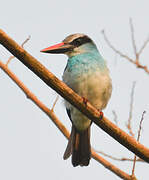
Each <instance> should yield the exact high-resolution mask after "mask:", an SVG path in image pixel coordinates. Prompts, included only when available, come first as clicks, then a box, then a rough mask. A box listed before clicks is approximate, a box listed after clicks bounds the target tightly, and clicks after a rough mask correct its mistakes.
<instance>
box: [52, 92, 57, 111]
mask: <svg viewBox="0 0 149 180" xmlns="http://www.w3.org/2000/svg"><path fill="white" fill-rule="evenodd" d="M58 99H59V95H57V96H56V99H55V101H54V103H53V106H52V109H51V111H54V108H55V105H56V103H57V101H58Z"/></svg>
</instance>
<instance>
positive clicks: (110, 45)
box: [101, 30, 135, 64]
mask: <svg viewBox="0 0 149 180" xmlns="http://www.w3.org/2000/svg"><path fill="white" fill-rule="evenodd" d="M101 32H102V34H103V37H104V39H105V41H106V43H107V44H108V46H109V47H110V48H111V49H112V50H113V51H114V52H116V53H117V54H119V55H120V56H121V57H123V58H125V59H127V60H129V61H130V62H131V63H133V64H134V63H135V62H134V61H133V59H131V58H130V57H128V56H127V55H126V54H123V53H122V52H121V51H119V50H117V49H116V48H115V47H114V46H113V45H112V44H111V42H110V41H109V40H108V38H107V36H106V33H105V31H104V30H102V31H101Z"/></svg>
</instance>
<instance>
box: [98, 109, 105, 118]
mask: <svg viewBox="0 0 149 180" xmlns="http://www.w3.org/2000/svg"><path fill="white" fill-rule="evenodd" d="M98 111H99V113H100V116H99V120H102V118H103V116H104V114H103V112H102V111H100V110H99V109H98Z"/></svg>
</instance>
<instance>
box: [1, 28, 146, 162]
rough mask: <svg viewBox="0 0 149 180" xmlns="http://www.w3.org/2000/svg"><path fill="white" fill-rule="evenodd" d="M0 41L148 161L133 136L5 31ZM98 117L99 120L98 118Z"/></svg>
mask: <svg viewBox="0 0 149 180" xmlns="http://www.w3.org/2000/svg"><path fill="white" fill-rule="evenodd" d="M0 43H1V44H2V45H3V46H4V47H6V48H7V49H8V50H9V51H10V52H11V53H12V54H13V55H14V56H15V57H17V58H18V59H19V60H20V61H21V62H22V63H23V64H24V65H26V66H27V67H28V68H29V69H30V70H31V71H32V72H34V73H35V74H36V75H37V76H38V77H39V78H40V79H42V80H43V81H44V82H45V83H46V84H47V85H48V86H49V87H51V88H52V89H54V90H55V91H56V92H57V93H58V94H60V95H61V96H62V97H63V98H65V99H66V100H67V101H68V102H69V103H70V104H72V105H73V106H74V107H76V108H77V109H78V110H79V111H80V112H82V113H83V114H85V115H86V116H87V117H88V118H89V119H91V120H92V121H93V122H94V123H95V124H96V125H97V126H98V127H100V128H101V129H103V130H104V131H105V132H106V133H108V134H109V135H110V136H111V137H113V138H114V139H115V140H117V141H118V142H119V143H121V144H122V145H124V146H125V147H126V148H127V149H129V150H130V151H132V152H134V153H135V154H136V155H137V156H138V157H140V158H141V159H143V160H145V161H146V162H149V149H148V148H147V147H145V146H144V145H142V144H140V143H139V142H137V141H136V140H135V139H134V138H133V137H131V136H129V135H128V134H127V133H125V132H124V131H123V130H121V129H120V128H119V127H117V126H116V125H115V124H113V123H112V122H111V121H109V120H108V119H107V118H106V117H103V118H102V119H100V112H99V111H98V110H97V109H96V108H94V107H93V106H92V105H91V104H90V103H89V102H88V103H87V104H84V102H83V99H82V97H80V96H79V95H78V94H76V93H75V92H74V91H73V90H72V89H71V88H69V87H68V86H67V85H66V84H65V83H63V82H62V81H60V80H59V79H58V78H57V77H56V76H54V74H52V73H51V72H50V71H49V70H48V69H46V68H45V67H44V66H43V65H42V64H41V63H40V62H38V61H37V60H36V59H35V58H34V57H33V56H31V55H30V54H29V53H28V52H27V51H25V50H24V49H23V48H21V47H20V46H19V45H18V44H17V43H16V42H15V41H14V40H12V39H11V38H10V37H9V36H8V35H7V34H6V33H4V32H3V31H2V30H0ZM99 119H100V120H99Z"/></svg>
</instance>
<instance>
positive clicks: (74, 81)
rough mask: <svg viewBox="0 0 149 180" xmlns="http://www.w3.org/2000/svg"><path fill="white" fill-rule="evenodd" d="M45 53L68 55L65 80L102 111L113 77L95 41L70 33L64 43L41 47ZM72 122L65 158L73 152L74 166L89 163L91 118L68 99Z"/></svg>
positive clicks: (67, 106)
mask: <svg viewBox="0 0 149 180" xmlns="http://www.w3.org/2000/svg"><path fill="white" fill-rule="evenodd" d="M41 52H44V53H51V54H65V55H67V56H68V60H67V65H66V67H65V70H64V73H63V76H62V79H63V82H64V83H66V84H67V85H68V86H69V87H70V88H71V89H72V90H73V91H75V92H76V93H77V94H79V95H80V96H81V97H82V98H83V102H84V103H87V102H90V103H91V104H92V105H93V106H94V107H95V108H97V109H98V110H99V111H100V112H102V110H103V109H104V108H105V107H106V105H107V103H108V101H109V99H110V97H111V93H112V80H111V77H110V75H109V74H110V73H109V69H108V67H107V64H106V61H105V60H104V58H103V57H102V56H101V54H100V52H99V51H98V49H97V46H96V45H95V43H94V42H93V40H92V39H91V38H90V37H89V36H87V35H85V34H82V33H75V34H71V35H69V36H68V37H66V38H65V39H64V40H63V41H62V42H61V43H59V44H56V45H53V46H50V47H48V48H45V49H43V50H41ZM65 107H66V111H67V114H68V117H69V119H70V121H71V123H72V128H71V134H70V138H69V141H68V145H67V147H66V150H65V153H64V156H63V159H64V160H65V159H68V158H69V157H70V156H71V155H72V158H71V161H72V165H73V166H74V167H76V166H88V165H89V163H90V159H91V143H90V127H91V124H92V122H91V120H90V119H88V118H87V117H86V116H85V115H84V114H82V113H81V112H80V111H79V110H78V109H76V108H75V107H74V106H73V105H71V104H70V103H69V102H67V101H66V100H65Z"/></svg>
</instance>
